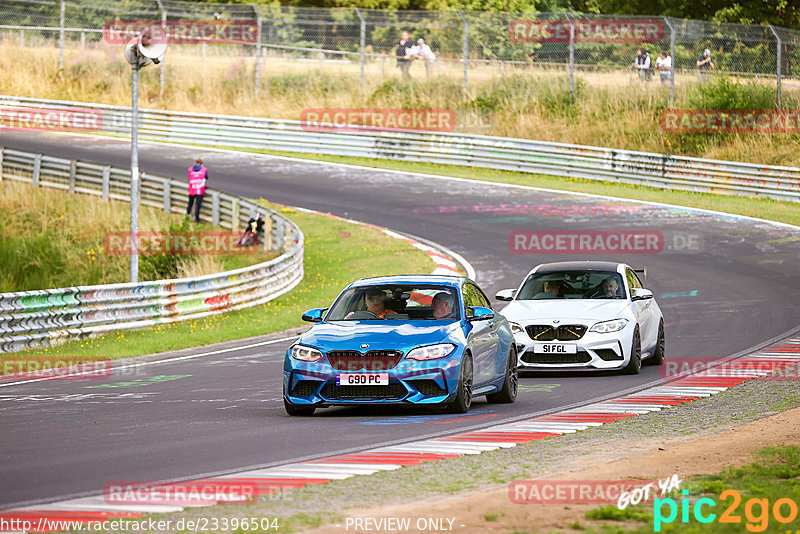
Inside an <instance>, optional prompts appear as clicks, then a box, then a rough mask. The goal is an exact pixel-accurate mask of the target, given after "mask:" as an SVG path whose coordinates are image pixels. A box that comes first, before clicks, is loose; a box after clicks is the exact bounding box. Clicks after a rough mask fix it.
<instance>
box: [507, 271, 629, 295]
mask: <svg viewBox="0 0 800 534" xmlns="http://www.w3.org/2000/svg"><path fill="white" fill-rule="evenodd" d="M516 298H517V300H549V299H565V298H566V299H624V298H626V297H625V286H624V285H623V283H622V277H621V276H620V275H619V273H615V272H611V271H555V272H553V271H551V272H545V273H533V274H532V275H530V276H529V277H528V279H527V280H525V283H524V284H522V288H521V289H520V290H519V293H518V294H517V297H516Z"/></svg>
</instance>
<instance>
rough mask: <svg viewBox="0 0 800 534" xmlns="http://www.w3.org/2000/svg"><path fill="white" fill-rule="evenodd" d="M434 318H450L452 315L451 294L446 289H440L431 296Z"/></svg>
mask: <svg viewBox="0 0 800 534" xmlns="http://www.w3.org/2000/svg"><path fill="white" fill-rule="evenodd" d="M431 310H433V318H434V319H452V318H453V317H455V316H454V315H453V294H452V293H448V292H447V291H440V292H439V293H436V294H435V295H434V296H433V300H432V301H431Z"/></svg>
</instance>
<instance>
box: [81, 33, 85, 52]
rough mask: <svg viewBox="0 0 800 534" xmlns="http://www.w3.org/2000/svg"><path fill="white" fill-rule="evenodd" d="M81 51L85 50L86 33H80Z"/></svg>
mask: <svg viewBox="0 0 800 534" xmlns="http://www.w3.org/2000/svg"><path fill="white" fill-rule="evenodd" d="M81 50H86V32H81Z"/></svg>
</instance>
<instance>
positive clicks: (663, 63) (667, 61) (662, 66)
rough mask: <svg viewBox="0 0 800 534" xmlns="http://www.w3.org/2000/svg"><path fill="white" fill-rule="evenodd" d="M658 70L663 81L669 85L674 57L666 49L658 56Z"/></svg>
mask: <svg viewBox="0 0 800 534" xmlns="http://www.w3.org/2000/svg"><path fill="white" fill-rule="evenodd" d="M656 70H657V71H658V75H659V76H660V77H661V83H662V84H663V85H666V86H667V87H669V85H670V83H671V80H672V58H671V57H670V55H669V54H668V53H667V51H666V50H664V51H662V52H661V55H659V56H658V57H657V58H656Z"/></svg>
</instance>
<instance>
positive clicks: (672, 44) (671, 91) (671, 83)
mask: <svg viewBox="0 0 800 534" xmlns="http://www.w3.org/2000/svg"><path fill="white" fill-rule="evenodd" d="M664 22H666V23H667V26H669V57H670V61H671V62H672V63H671V66H670V69H669V105H670V106H671V105H673V104H674V103H675V28H674V27H673V26H672V23H670V21H669V19H668V18H667V17H664ZM659 76H661V75H660V74H659Z"/></svg>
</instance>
